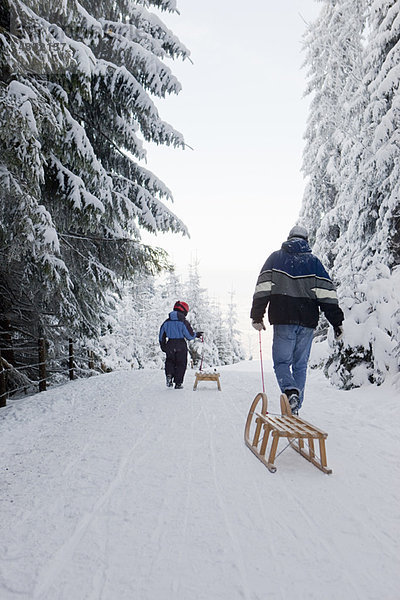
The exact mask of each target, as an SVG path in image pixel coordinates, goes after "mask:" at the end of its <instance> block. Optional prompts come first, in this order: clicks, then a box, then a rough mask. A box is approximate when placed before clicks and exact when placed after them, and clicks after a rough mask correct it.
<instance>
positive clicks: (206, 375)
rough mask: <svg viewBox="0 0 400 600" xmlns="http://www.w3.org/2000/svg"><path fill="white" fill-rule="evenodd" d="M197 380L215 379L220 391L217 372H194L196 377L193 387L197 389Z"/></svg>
mask: <svg viewBox="0 0 400 600" xmlns="http://www.w3.org/2000/svg"><path fill="white" fill-rule="evenodd" d="M199 381H216V382H217V386H218V389H219V391H221V382H220V380H219V373H201V372H200V373H196V379H195V382H194V386H193V389H194V390H196V389H197V384H198V383H199Z"/></svg>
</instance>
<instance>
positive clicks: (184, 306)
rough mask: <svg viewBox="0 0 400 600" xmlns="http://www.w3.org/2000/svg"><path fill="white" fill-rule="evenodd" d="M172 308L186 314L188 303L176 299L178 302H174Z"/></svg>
mask: <svg viewBox="0 0 400 600" xmlns="http://www.w3.org/2000/svg"><path fill="white" fill-rule="evenodd" d="M174 310H180V311H181V312H183V313H185V315H187V314H188V312H189V304H186V302H181V301H180V300H178V302H175V305H174Z"/></svg>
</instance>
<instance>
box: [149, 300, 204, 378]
mask: <svg viewBox="0 0 400 600" xmlns="http://www.w3.org/2000/svg"><path fill="white" fill-rule="evenodd" d="M188 312H189V306H188V304H186V302H181V301H180V300H178V302H175V305H174V310H173V311H172V312H170V313H169V317H168V319H167V320H166V321H164V323H163V324H162V325H161V328H160V335H159V337H158V339H159V342H160V346H161V350H162V351H163V352H165V353H166V355H167V356H166V359H165V375H166V378H167V387H172V386H173V384H174V382H175V389H176V390H181V389H182V388H183V385H182V384H183V378H184V376H185V372H186V366H187V345H186V341H185V338H186V340H194V339H195V338H200V337H201V336H202V335H203V332H202V331H198V332H197V333H196V332H194V331H193V329H192V326H191V325H190V323H189V322H188V321H186V316H187V314H188Z"/></svg>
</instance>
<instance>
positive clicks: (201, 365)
mask: <svg viewBox="0 0 400 600" xmlns="http://www.w3.org/2000/svg"><path fill="white" fill-rule="evenodd" d="M201 343H202V344H203V350H202V353H201V363H200V371H201V370H202V368H203V358H204V338H203V336H201Z"/></svg>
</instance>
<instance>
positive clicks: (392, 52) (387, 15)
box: [303, 0, 400, 387]
mask: <svg viewBox="0 0 400 600" xmlns="http://www.w3.org/2000/svg"><path fill="white" fill-rule="evenodd" d="M334 4H335V5H338V4H340V3H334ZM347 6H348V8H349V9H350V10H353V12H354V15H353V16H356V20H355V21H354V23H356V24H357V26H356V28H355V29H354V36H353V37H352V38H349V39H350V41H351V44H350V47H351V48H354V47H356V46H357V52H356V55H355V56H354V64H355V65H357V66H356V71H355V72H354V69H353V71H352V72H351V77H347V80H346V82H345V84H344V85H343V94H342V95H341V96H340V97H339V98H338V106H339V113H340V119H343V123H344V128H343V132H342V136H341V139H340V145H339V148H340V160H339V162H338V163H337V164H338V172H337V173H338V177H337V182H338V184H337V190H336V191H337V193H336V198H335V200H334V202H333V205H332V208H331V209H330V210H329V211H328V212H327V213H326V214H324V215H323V216H322V218H321V214H322V213H321V212H320V213H318V211H317V212H316V222H315V223H314V226H313V227H314V230H315V231H316V244H315V249H316V250H317V251H318V249H319V250H320V251H321V252H322V256H323V258H325V259H326V258H329V259H330V260H329V265H330V266H331V271H332V274H333V276H334V277H335V278H336V279H337V281H338V282H339V284H340V286H339V289H338V293H339V297H340V300H341V304H342V306H343V308H344V309H345V315H346V320H345V336H344V342H343V344H341V345H340V346H334V347H332V348H331V350H330V352H329V356H328V357H327V359H326V360H325V369H326V373H327V374H328V376H329V377H331V378H332V380H334V381H335V382H336V383H338V384H339V385H342V386H344V387H351V386H353V385H360V384H361V383H364V382H365V381H368V380H369V381H371V382H377V383H381V382H382V381H383V380H384V379H385V376H386V373H387V372H388V370H389V371H390V370H397V369H398V364H397V358H396V357H397V356H398V354H399V339H400V319H399V314H400V303H399V297H398V285H399V277H400V271H399V267H398V264H399V220H398V214H399V162H400V156H399V152H400V150H399V145H398V131H399V126H400V118H399V114H400V110H399V101H400V91H399V84H400V76H399V70H398V65H399V62H400V6H399V4H398V2H396V1H394V0H375V1H373V2H369V1H365V2H364V3H361V4H359V3H356V2H354V3H350V4H349V3H347ZM347 17H348V23H349V24H350V22H351V18H350V13H348V14H347ZM366 17H368V21H365V19H366ZM363 21H365V22H366V23H367V27H366V29H365V31H366V32H367V37H366V40H365V43H364V44H361V45H360V44H359V43H357V45H356V46H355V44H354V40H360V37H357V36H356V32H357V31H359V32H361V31H362V27H361V25H362V22H363ZM338 35H339V33H338ZM360 51H361V54H360ZM335 55H336V56H338V54H337V52H335ZM357 56H358V57H360V56H361V58H362V61H361V62H360V60H356V57H357ZM341 61H342V63H343V64H347V62H348V57H347V56H345V54H344V53H342V58H341ZM359 65H361V68H360V67H359ZM353 74H354V75H355V77H353ZM357 81H358V83H357ZM321 146H323V142H321ZM332 156H333V157H334V158H335V157H336V156H337V153H336V151H333V152H332ZM307 215H308V223H307V224H309V223H311V219H312V207H311V205H310V204H309V198H307V196H306V198H305V205H304V208H303V216H307ZM328 225H329V226H332V225H333V226H334V227H335V228H336V232H335V235H334V237H333V238H332V237H331V236H330V235H329V228H328ZM335 238H336V239H335ZM328 252H329V254H328Z"/></svg>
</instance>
